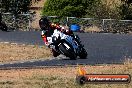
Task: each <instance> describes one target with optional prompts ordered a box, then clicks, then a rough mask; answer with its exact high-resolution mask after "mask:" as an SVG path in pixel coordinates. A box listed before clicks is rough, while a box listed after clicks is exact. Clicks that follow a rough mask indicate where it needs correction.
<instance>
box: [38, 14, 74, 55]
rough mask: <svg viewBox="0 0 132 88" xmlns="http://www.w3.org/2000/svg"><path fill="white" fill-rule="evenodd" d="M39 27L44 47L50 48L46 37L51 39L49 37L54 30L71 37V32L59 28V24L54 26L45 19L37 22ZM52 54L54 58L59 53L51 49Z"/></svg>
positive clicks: (61, 27)
mask: <svg viewBox="0 0 132 88" xmlns="http://www.w3.org/2000/svg"><path fill="white" fill-rule="evenodd" d="M39 26H40V28H41V30H42V32H41V37H42V39H43V41H44V43H45V45H47V46H48V47H49V48H50V46H49V45H50V44H49V43H48V40H47V37H51V35H52V34H53V33H54V30H55V29H58V30H60V31H61V32H63V33H65V34H67V35H73V32H72V31H71V30H69V29H66V30H65V28H64V27H63V26H60V25H59V24H54V23H51V22H50V21H49V20H48V19H47V17H42V18H41V19H40V20H39ZM52 53H53V56H54V57H57V56H58V55H59V53H57V52H56V49H55V48H54V49H53V48H52Z"/></svg>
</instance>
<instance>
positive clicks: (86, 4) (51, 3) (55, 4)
mask: <svg viewBox="0 0 132 88" xmlns="http://www.w3.org/2000/svg"><path fill="white" fill-rule="evenodd" d="M98 1H100V0H47V1H46V3H45V4H44V7H43V12H42V13H43V15H48V16H49V15H56V16H74V17H83V16H85V15H86V14H87V11H88V9H89V10H90V8H92V5H94V6H95V4H94V3H95V2H98Z"/></svg>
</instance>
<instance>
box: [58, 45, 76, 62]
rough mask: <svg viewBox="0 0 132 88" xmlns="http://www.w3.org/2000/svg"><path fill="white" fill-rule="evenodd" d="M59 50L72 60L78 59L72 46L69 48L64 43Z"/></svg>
mask: <svg viewBox="0 0 132 88" xmlns="http://www.w3.org/2000/svg"><path fill="white" fill-rule="evenodd" d="M59 50H60V51H61V52H62V53H63V54H64V55H65V56H67V57H69V58H70V59H71V60H76V57H77V56H76V54H75V53H74V51H73V50H72V49H71V48H70V49H67V48H66V47H65V45H64V44H60V45H59Z"/></svg>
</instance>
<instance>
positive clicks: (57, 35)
mask: <svg viewBox="0 0 132 88" xmlns="http://www.w3.org/2000/svg"><path fill="white" fill-rule="evenodd" d="M47 40H48V42H49V43H50V48H54V49H55V50H56V52H57V53H59V54H63V55H65V56H66V57H69V58H70V59H72V60H75V59H76V58H77V56H79V57H80V58H81V59H85V58H86V57H87V52H86V50H85V49H84V45H82V44H81V41H80V38H79V37H78V36H77V35H75V36H70V35H66V34H64V33H62V32H60V31H58V30H57V29H56V30H54V33H53V35H52V36H51V37H47Z"/></svg>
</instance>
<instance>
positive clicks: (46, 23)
mask: <svg viewBox="0 0 132 88" xmlns="http://www.w3.org/2000/svg"><path fill="white" fill-rule="evenodd" d="M39 26H40V28H41V29H42V30H48V29H49V27H50V21H49V19H48V18H47V17H42V18H41V19H40V20H39Z"/></svg>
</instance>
